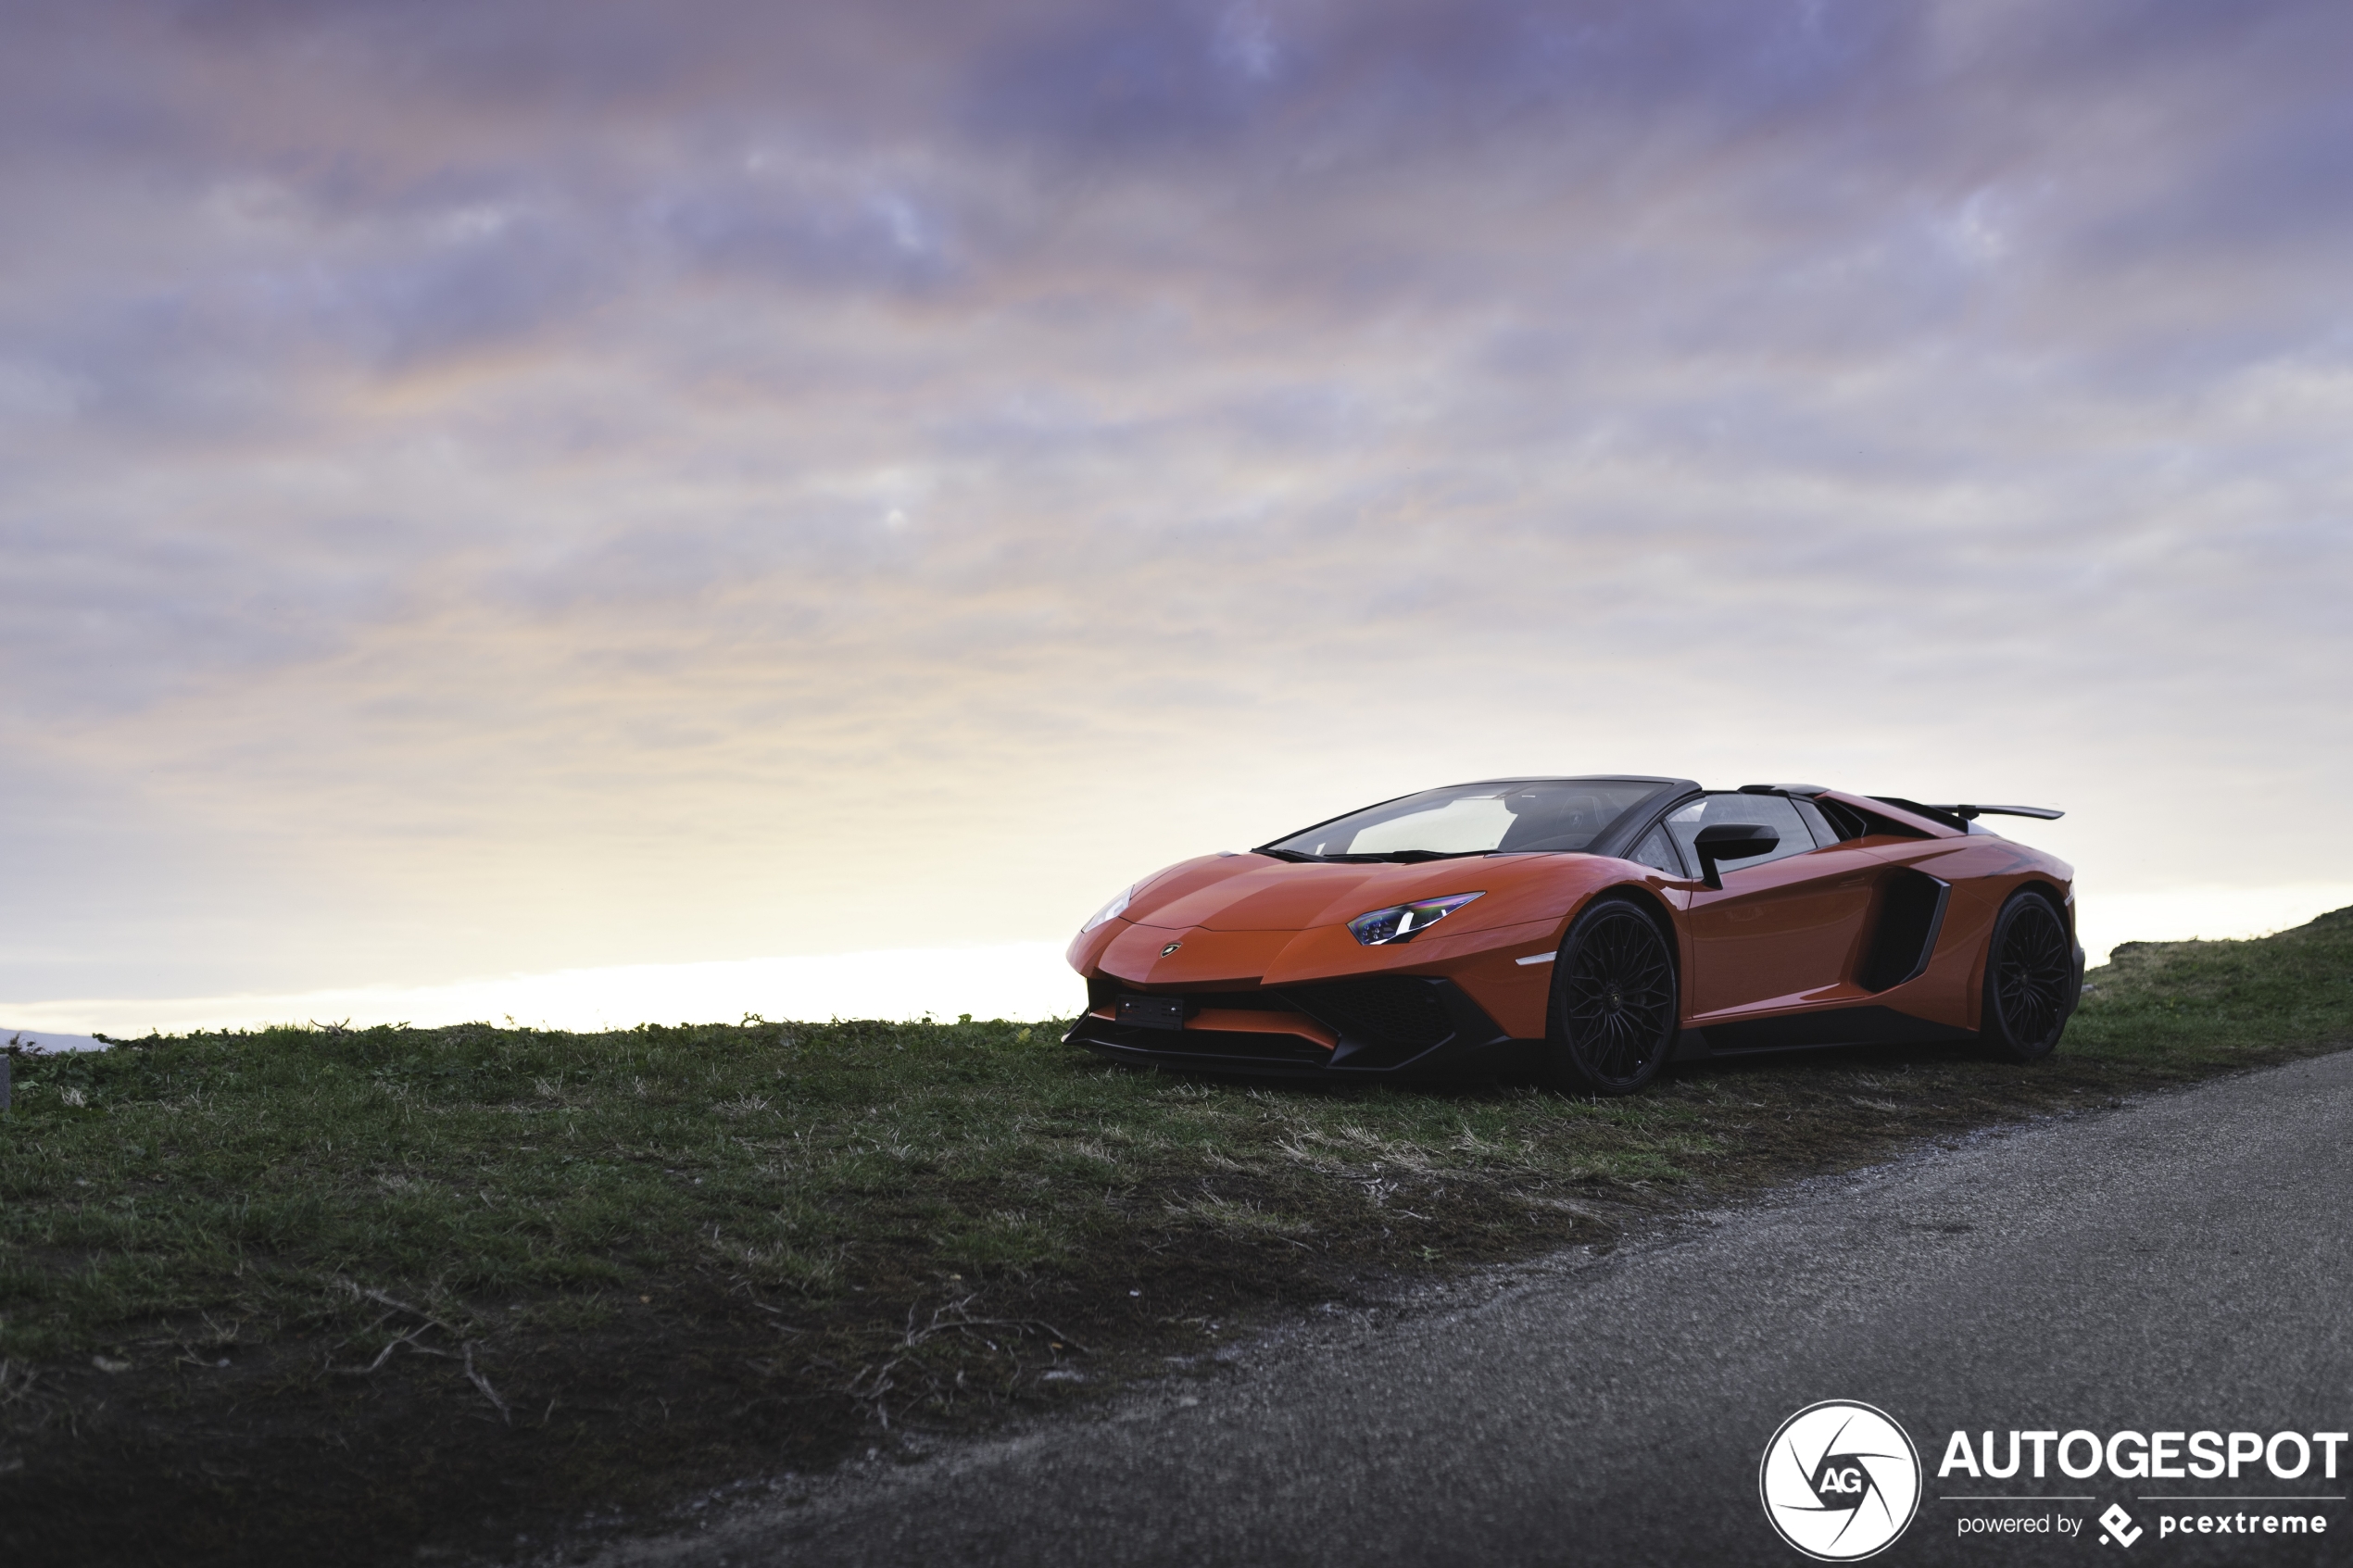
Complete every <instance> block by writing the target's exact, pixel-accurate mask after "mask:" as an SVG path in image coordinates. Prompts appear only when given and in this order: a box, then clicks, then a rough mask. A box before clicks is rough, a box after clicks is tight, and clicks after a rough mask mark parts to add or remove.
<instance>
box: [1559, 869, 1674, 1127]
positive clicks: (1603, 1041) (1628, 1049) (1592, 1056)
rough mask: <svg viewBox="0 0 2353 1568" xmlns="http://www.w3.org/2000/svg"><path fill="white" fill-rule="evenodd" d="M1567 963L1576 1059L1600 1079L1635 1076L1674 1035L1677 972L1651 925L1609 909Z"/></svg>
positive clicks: (1568, 1015) (1566, 1012)
mask: <svg viewBox="0 0 2353 1568" xmlns="http://www.w3.org/2000/svg"><path fill="white" fill-rule="evenodd" d="M1565 969H1566V972H1565V973H1564V974H1563V975H1562V998H1561V999H1562V1009H1561V1011H1562V1022H1563V1024H1564V1025H1565V1026H1566V1028H1567V1035H1568V1044H1569V1047H1570V1049H1571V1051H1572V1052H1573V1053H1574V1055H1575V1059H1576V1060H1577V1062H1578V1065H1579V1067H1580V1068H1581V1069H1583V1070H1584V1072H1585V1073H1587V1075H1588V1076H1589V1077H1591V1078H1593V1079H1595V1080H1598V1081H1600V1082H1602V1083H1605V1084H1629V1083H1631V1082H1633V1081H1634V1080H1635V1079H1637V1078H1638V1077H1640V1076H1641V1075H1642V1072H1643V1070H1644V1069H1645V1068H1647V1067H1648V1066H1650V1065H1651V1062H1652V1058H1653V1057H1654V1056H1656V1055H1658V1054H1661V1053H1663V1051H1664V1050H1665V1048H1666V1043H1667V1040H1668V1039H1669V1038H1670V1037H1671V1035H1672V1033H1673V1023H1674V1019H1673V1017H1672V1012H1673V998H1674V994H1675V992H1674V976H1675V972H1674V969H1673V968H1672V966H1671V965H1670V964H1669V962H1668V961H1667V951H1666V945H1665V944H1664V943H1663V942H1662V941H1661V940H1660V938H1659V935H1658V932H1657V929H1656V927H1655V926H1653V925H1652V924H1651V922H1649V921H1647V920H1645V919H1643V918H1642V916H1641V915H1638V914H1636V913H1634V912H1633V911H1632V910H1630V909H1628V910H1622V911H1613V912H1612V913H1611V914H1609V915H1607V916H1605V917H1604V919H1602V920H1601V921H1599V922H1595V923H1594V924H1593V925H1592V926H1591V927H1589V928H1588V929H1587V930H1586V931H1585V932H1584V933H1583V934H1582V935H1581V936H1580V938H1579V942H1578V944H1577V947H1576V949H1575V951H1573V952H1572V953H1571V954H1569V955H1568V963H1567V965H1566V966H1565Z"/></svg>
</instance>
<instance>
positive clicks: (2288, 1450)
mask: <svg viewBox="0 0 2353 1568" xmlns="http://www.w3.org/2000/svg"><path fill="white" fill-rule="evenodd" d="M2007 1436H2008V1438H2009V1441H2008V1444H2007V1448H2005V1447H2003V1446H2001V1445H1999V1444H1997V1443H1996V1442H1995V1440H1994V1433H1992V1432H1987V1433H1984V1434H1983V1435H1982V1439H1981V1441H1980V1442H1979V1443H1978V1444H1977V1445H1974V1446H1973V1445H1972V1444H1971V1443H1970V1441H1969V1434H1968V1433H1967V1432H1956V1433H1954V1434H1953V1436H1952V1440H1951V1441H1949V1442H1947V1443H1946V1444H1945V1445H1944V1463H1942V1464H1941V1465H1939V1466H1938V1467H1937V1471H1936V1474H1937V1478H1938V1479H1939V1480H1943V1479H1944V1478H1946V1477H1948V1476H1952V1475H1968V1476H1972V1477H1977V1478H1982V1479H1987V1480H1994V1481H2004V1480H2007V1479H2008V1478H2010V1477H2011V1476H2013V1475H2016V1474H2019V1468H2020V1465H2021V1464H2027V1463H2032V1465H2033V1467H2034V1468H2033V1471H2032V1474H2033V1475H2034V1476H2035V1477H2037V1478H2041V1477H2043V1476H2045V1475H2046V1474H2048V1471H2047V1470H2046V1469H2045V1465H2046V1464H2049V1463H2056V1464H2057V1466H2058V1469H2059V1473H2060V1474H2063V1475H2066V1476H2068V1477H2070V1479H2073V1480H2077V1481H2082V1480H2088V1479H2089V1478H2091V1477H2092V1476H2095V1475H2097V1474H2100V1473H2101V1472H2102V1471H2103V1470H2105V1471H2106V1472H2107V1473H2108V1474H2110V1475H2113V1476H2115V1477H2117V1478H2118V1479H2119V1480H2122V1481H2141V1480H2150V1481H2184V1480H2187V1481H2213V1480H2220V1479H2223V1478H2225V1477H2227V1478H2228V1479H2230V1480H2233V1481H2235V1480H2238V1479H2239V1478H2240V1473H2241V1471H2242V1470H2243V1469H2244V1470H2246V1472H2247V1473H2248V1474H2255V1472H2254V1469H2253V1467H2254V1466H2255V1465H2256V1463H2257V1462H2258V1461H2260V1462H2261V1464H2262V1466H2263V1468H2264V1469H2265V1470H2268V1471H2269V1472H2271V1475H2272V1476H2273V1477H2274V1478H2276V1479H2278V1480H2282V1481H2294V1480H2296V1479H2298V1478H2299V1477H2301V1476H2303V1475H2304V1474H2306V1473H2307V1472H2309V1470H2311V1468H2312V1466H2313V1463H2314V1461H2315V1460H2316V1459H2317V1460H2318V1461H2319V1462H2320V1464H2321V1467H2322V1469H2321V1476H2322V1478H2323V1479H2326V1480H2331V1481H2334V1480H2335V1479H2336V1469H2337V1460H2338V1450H2339V1449H2342V1448H2343V1447H2344V1445H2345V1443H2346V1441H2347V1437H2348V1436H2353V1435H2348V1434H2347V1433H2343V1432H2314V1433H2311V1434H2309V1436H2308V1435H2307V1434H2305V1433H2302V1432H2275V1433H2273V1434H2272V1435H2271V1436H2270V1437H2268V1438H2267V1437H2265V1436H2263V1435H2262V1434H2261V1433H2259V1432H2232V1433H2227V1434H2225V1433H2221V1432H2148V1433H2141V1432H2114V1433H2110V1434H2109V1435H2108V1436H2107V1437H2106V1438H2102V1437H2101V1436H2099V1434H2098V1433H2096V1432H2084V1431H2075V1432H2069V1433H2065V1434H2061V1433H2058V1432H2017V1431H2013V1432H2011V1433H2009V1434H2008V1435H2007ZM1997 1455H1998V1456H1999V1457H2000V1459H2001V1462H2000V1463H1998V1464H1997V1463H1996V1462H1995V1458H1996V1456H1997Z"/></svg>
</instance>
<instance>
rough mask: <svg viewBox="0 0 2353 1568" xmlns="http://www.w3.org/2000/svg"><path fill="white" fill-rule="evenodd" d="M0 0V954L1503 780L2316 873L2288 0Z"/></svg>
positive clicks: (352, 971)
mask: <svg viewBox="0 0 2353 1568" xmlns="http://www.w3.org/2000/svg"><path fill="white" fill-rule="evenodd" d="M8 19H9V35H10V36H9V44H8V47H7V48H6V51H5V52H0V202H4V203H5V207H0V211H5V213H6V220H5V221H4V222H0V614H5V617H6V621H5V633H0V759H5V762H6V767H5V770H0V857H4V858H5V860H4V862H0V863H5V865H6V873H5V877H0V890H5V893H6V902H5V905H0V1001H6V1002H12V1003H14V1004H18V1005H19V1006H30V1005H31V1004H46V1003H51V1002H55V1001H57V1000H58V999H60V998H77V997H78V998H90V997H111V998H137V997H192V996H216V995H220V994H224V993H230V992H301V991H310V990H317V989H321V988H331V987H354V986H384V985H396V986H397V985H407V986H418V985H439V984H444V983H447V982H452V981H458V980H463V979H467V978H470V977H473V976H479V975H484V974H493V973H503V972H546V971H555V970H574V969H587V968H596V967H598V966H608V965H623V964H632V965H647V964H676V963H686V962H719V961H726V960H752V959H773V958H778V957H786V956H794V955H819V954H827V953H847V952H862V951H871V950H875V949H889V948H915V947H924V948H931V947H950V946H956V945H983V946H987V945H991V944H995V945H1004V944H1016V943H1020V944H1035V943H1038V942H1040V941H1044V940H1046V939H1051V938H1058V937H1060V936H1062V935H1065V934H1066V933H1067V932H1068V931H1069V930H1070V929H1071V928H1072V927H1073V926H1074V925H1075V924H1076V922H1077V921H1078V920H1079V919H1080V918H1081V917H1083V916H1084V915H1085V914H1086V913H1087V912H1088V909H1091V908H1092V907H1093V906H1095V905H1096V904H1098V903H1100V902H1101V901H1102V899H1103V898H1104V897H1107V896H1108V895H1110V894H1111V893H1112V892H1114V891H1115V890H1116V889H1117V888H1118V887H1119V886H1120V885H1122V884H1125V883H1126V882H1127V881H1129V880H1131V879H1132V878H1133V877H1134V876H1135V875H1136V874H1137V873H1139V872H1143V871H1148V870H1150V869H1151V868H1153V867H1154V866H1157V865H1159V864H1161V863H1164V862H1165V861H1167V860H1169V859H1176V858H1178V857H1180V856H1183V855H1186V854H1190V853H1195V852H1199V851H1202V850H1206V849H1214V848H1231V847H1246V846H1247V845H1248V844H1250V843H1256V842H1262V841H1264V840H1265V838H1268V837H1271V836H1274V835H1275V834H1278V833H1280V832H1282V831H1285V830H1288V829H1290V828H1293V827H1296V826H1298V825H1300V824H1302V822H1308V821H1312V820H1315V819H1319V818H1321V817H1324V816H1328V815H1330V814H1332V813H1333V812H1335V811H1338V810H1340V809H1346V808H1348V807H1351V806H1353V805H1357V804H1361V803H1363V802H1365V801H1367V800H1371V799H1375V798H1378V797H1384V796H1387V795H1391V794H1395V793H1399V792H1401V791H1403V790H1406V789H1410V788H1414V787H1417V786H1421V785H1425V784H1437V783H1443V782H1451V781H1454V780H1458V779H1463V778H1470V777H1479V776H1483V775H1487V774H1491V773H1495V772H1508V771H1609V770H1627V771H1646V772H1663V773H1687V774H1691V775H1692V776H1696V777H1698V778H1700V779H1702V780H1703V781H1705V782H1708V783H1711V784H1740V783H1744V782H1749V781H1752V780H1755V779H1790V778H1803V779H1812V780H1815V781H1818V782H1823V783H1831V784H1843V785H1848V786H1852V787H1859V788H1864V789H1869V790H1876V791H1882V792H1890V793H1904V794H1910V795H1914V796H1916V797H1926V798H1995V799H2019V800H2026V801H2032V802H2044V803H2049V804H2055V805H2059V806H2063V807H2066V808H2068V809H2070V813H2071V814H2070V817H2069V819H2068V820H2067V822H2064V823H2062V824H2059V825H2057V827H2055V828H2053V829H2051V830H2049V831H2047V832H2042V833H2039V834H2032V835H2027V836H2032V837H2034V838H2035V839H2036V841H2037V842H2041V843H2044V844H2045V845H2047V846H2048V847H2052V848H2054V849H2057V850H2058V851H2059V852H2060V853H2062V854H2065V855H2068V856H2070V858H2072V859H2074V860H2075V861H2076V862H2077V864H2078V866H2079V868H2080V869H2081V871H2082V876H2083V884H2082V885H2083V893H2084V897H2085V898H2086V900H2087V905H2088V903H2089V901H2093V900H2097V899H2100V898H2103V897H2105V898H2109V899H2112V900H2116V901H2117V902H2116V903H2115V904H2114V905H2113V907H2114V908H2117V909H2124V908H2128V907H2132V906H2130V903H2129V901H2130V900H2132V899H2134V898H2139V899H2142V900H2144V903H2145V901H2146V900H2148V899H2152V898H2161V897H2173V898H2176V899H2178V898H2180V897H2184V896H2185V894H2184V890H2188V891H2189V893H2193V894H2194V893H2195V892H2196V890H2199V889H2216V890H2221V891H2222V892H2227V893H2230V894H2231V895H2232V896H2234V897H2240V898H2241V899H2242V900H2243V901H2244V899H2246V898H2247V897H2259V896H2260V897H2274V898H2275V899H2276V898H2279V897H2285V898H2288V899H2289V901H2291V902H2293V900H2294V898H2295V897H2305V898H2307V900H2308V901H2309V900H2310V899H2315V898H2324V897H2333V896H2334V894H2333V892H2332V890H2347V889H2353V843H2348V841H2347V840H2346V839H2345V837H2344V835H2342V834H2327V833H2324V832H2322V831H2321V829H2322V824H2323V823H2326V822H2332V821H2334V816H2335V814H2336V813H2337V812H2338V811H2339V809H2340V808H2341V804H2342V802H2343V800H2344V797H2345V791H2344V788H2343V784H2342V781H2343V780H2344V778H2345V777H2346V776H2347V771H2348V768H2353V744H2348V734H2347V712H2348V698H2353V614H2348V613H2347V609H2346V608H2345V600H2346V597H2347V592H2348V589H2353V515H2349V514H2353V441H2348V439H2347V434H2348V431H2353V296H2349V295H2348V280H2349V279H2353V245H2348V241H2353V151H2348V149H2353V94H2347V93H2346V92H2345V90H2344V85H2345V69H2344V68H2345V62H2346V61H2347V58H2348V57H2353V10H2348V9H2347V8H2346V7H2345V6H2341V5H2334V4H2330V3H2328V0H2307V3H2300V4H2298V3H2272V4H2267V3H2263V0H2231V3H2228V4H2224V3H2221V0H2214V3H2204V4H2194V3H2184V0H2145V3H2140V4H2120V3H2109V0H2078V3H2072V4H2069V5H2066V6H2050V5H2044V4H2034V5H2029V4H2024V3H2018V0H1966V3H1940V0H1788V3H1783V0H1621V3H1605V0H1550V3H1547V0H1527V3H1514V4H1507V3H1501V0H1449V3H1447V4H1409V3H1402V0H1350V3H1346V4H1343V3H1340V0H1301V3H1287V0H1265V3H1255V4H1227V3H1223V0H1220V3H1215V4H1210V3H1202V4H1193V3H1187V0H1167V3H1142V0H1115V3H1114V0H1092V3H1090V0H1011V3H997V4H975V3H972V0H957V3H954V4H947V3H939V0H933V3H929V4H914V3H911V4H903V5H889V4H881V3H876V0H860V3H857V4H847V3H845V4H839V5H830V6H822V5H802V6H773V5H760V4H753V3H751V0H665V3H663V4H661V5H653V4H648V3H645V0H635V3H625V4H624V3H612V0H605V3H598V0H564V3H562V4H556V3H554V0H544V3H513V4H499V3H497V0H484V3H480V4H469V5H456V4H436V3H428V0H412V3H409V4H392V3H390V0H380V3H377V4H345V5H333V4H315V3H305V4H293V3H290V0H289V3H273V0H245V3H223V4H211V3H204V0H182V3H178V4H162V3H146V4H141V3H135V0H122V3H119V4H111V5H107V6H89V5H73V4H65V3H62V0H59V3H48V0H14V3H12V4H11V5H10V6H8ZM2283 890H2285V891H2283ZM2218 896H2219V895H2218ZM2348 896H2353V893H2348ZM2123 934H2124V935H2129V934H2130V933H2123ZM2169 934H2178V933H2159V932H2150V933H2147V935H2169ZM1041 950H1042V949H1041ZM0 1022H6V1020H0Z"/></svg>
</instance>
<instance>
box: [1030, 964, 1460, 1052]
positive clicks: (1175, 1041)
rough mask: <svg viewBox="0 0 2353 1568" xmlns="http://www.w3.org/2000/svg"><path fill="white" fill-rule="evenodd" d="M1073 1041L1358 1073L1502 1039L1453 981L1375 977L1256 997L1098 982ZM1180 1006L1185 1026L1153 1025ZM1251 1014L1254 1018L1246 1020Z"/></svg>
mask: <svg viewBox="0 0 2353 1568" xmlns="http://www.w3.org/2000/svg"><path fill="white" fill-rule="evenodd" d="M1179 998H1181V999H1182V1002H1183V1010H1182V1014H1181V1016H1182V1019H1183V1024H1182V1027H1170V1026H1167V1025H1165V1024H1163V1025H1162V1026H1159V1027H1151V1026H1150V1021H1149V1020H1148V1018H1147V1016H1146V1012H1147V1010H1145V1009H1142V1008H1139V1007H1135V1006H1133V1005H1132V1004H1134V1003H1136V1002H1138V1001H1142V1000H1151V1001H1155V1002H1159V1003H1163V1004H1165V1003H1166V1002H1170V1001H1175V1000H1177V999H1179ZM1088 1004H1089V1006H1088V1016H1087V1017H1086V1018H1084V1019H1082V1020H1080V1021H1079V1023H1078V1026H1077V1028H1076V1030H1074V1032H1073V1035H1072V1037H1073V1038H1074V1039H1083V1040H1085V1041H1087V1042H1088V1043H1092V1044H1096V1045H1099V1046H1101V1047H1110V1048H1113V1049H1115V1050H1136V1051H1146V1052H1150V1053H1151V1054H1153V1055H1155V1056H1161V1057H1168V1058H1192V1059H1204V1058H1211V1057H1217V1058H1225V1059H1228V1060H1239V1059H1245V1058H1247V1059H1252V1060H1258V1061H1262V1062H1265V1063H1266V1064H1267V1065H1268V1066H1269V1067H1272V1066H1273V1065H1274V1064H1275V1063H1277V1062H1278V1061H1280V1062H1295V1063H1302V1064H1308V1063H1312V1064H1315V1065H1317V1066H1322V1065H1326V1064H1328V1065H1330V1066H1332V1067H1335V1068H1344V1069H1348V1070H1353V1071H1374V1072H1378V1071H1383V1070H1386V1069H1389V1068H1392V1067H1400V1066H1403V1065H1405V1064H1406V1063H1408V1062H1411V1061H1413V1060H1416V1059H1417V1058H1419V1057H1422V1056H1423V1055H1425V1054H1427V1053H1428V1052H1430V1051H1433V1050H1436V1049H1437V1048H1438V1047H1443V1046H1447V1045H1449V1044H1450V1043H1455V1042H1460V1041H1469V1042H1472V1043H1476V1044H1486V1043H1490V1042H1491V1041H1493V1040H1495V1039H1497V1038H1500V1032H1499V1031H1498V1030H1497V1029H1496V1027H1495V1025H1494V1022H1493V1021H1492V1020H1490V1019H1488V1018H1487V1017H1486V1016H1485V1015H1484V1014H1482V1013H1481V1012H1480V1011H1479V1010H1478V1007H1477V1006H1476V1005H1475V1004H1473V1003H1471V1002H1470V1000H1469V999H1468V998H1466V997H1463V996H1462V995H1461V993H1460V992H1458V991H1456V990H1455V988H1454V986H1453V983H1452V982H1451V981H1446V980H1440V979H1435V978H1430V977H1425V976H1415V975H1368V976H1366V977H1365V978H1363V979H1360V980H1333V981H1325V982H1323V983H1321V984H1317V985H1298V986H1288V987H1284V986H1267V987H1264V988H1262V989H1257V990H1223V991H1163V990H1146V989H1145V988H1144V987H1142V986H1139V985H1132V984H1130V983H1128V982H1126V981H1122V980H1118V979H1116V978H1114V977H1113V976H1110V975H1098V976H1096V977H1095V978H1094V979H1093V980H1092V981H1090V982H1089V984H1088ZM1246 1015H1247V1016H1246Z"/></svg>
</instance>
